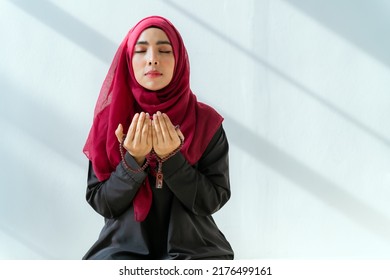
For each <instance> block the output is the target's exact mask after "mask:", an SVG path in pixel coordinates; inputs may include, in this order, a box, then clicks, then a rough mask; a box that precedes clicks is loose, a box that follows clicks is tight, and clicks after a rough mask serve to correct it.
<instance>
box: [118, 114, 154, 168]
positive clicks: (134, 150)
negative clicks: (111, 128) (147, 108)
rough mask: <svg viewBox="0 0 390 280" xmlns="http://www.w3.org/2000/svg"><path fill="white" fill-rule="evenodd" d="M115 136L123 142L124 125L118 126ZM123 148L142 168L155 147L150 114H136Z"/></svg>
mask: <svg viewBox="0 0 390 280" xmlns="http://www.w3.org/2000/svg"><path fill="white" fill-rule="evenodd" d="M115 135H116V137H117V138H118V141H119V142H122V141H123V137H124V133H123V126H122V124H119V125H118V128H117V129H116V130H115ZM123 147H124V148H125V149H126V150H127V151H128V152H129V154H130V155H132V156H133V158H134V159H135V160H136V161H137V163H138V164H139V165H140V166H141V165H142V164H143V162H144V161H145V158H146V155H147V154H149V153H150V151H151V150H152V147H153V139H152V120H151V119H150V116H149V114H148V113H146V114H145V113H144V112H142V113H140V114H138V113H137V114H135V115H134V117H133V120H132V121H131V124H130V127H129V130H128V131H127V134H126V138H125V140H124V142H123Z"/></svg>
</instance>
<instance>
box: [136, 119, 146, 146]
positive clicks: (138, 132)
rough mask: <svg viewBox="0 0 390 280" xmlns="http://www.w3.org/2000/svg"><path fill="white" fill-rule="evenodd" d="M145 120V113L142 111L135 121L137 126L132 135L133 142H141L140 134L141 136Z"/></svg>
mask: <svg viewBox="0 0 390 280" xmlns="http://www.w3.org/2000/svg"><path fill="white" fill-rule="evenodd" d="M144 122H145V113H144V112H142V113H141V114H140V115H139V118H138V121H137V127H136V129H135V135H134V142H135V143H141V136H142V129H143V126H144Z"/></svg>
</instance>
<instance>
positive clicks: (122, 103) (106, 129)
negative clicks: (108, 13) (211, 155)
mask: <svg viewBox="0 0 390 280" xmlns="http://www.w3.org/2000/svg"><path fill="white" fill-rule="evenodd" d="M150 27H156V28H160V29H161V30H163V31H164V32H165V33H166V34H167V37H168V39H169V41H170V42H171V45H172V49H173V54H174V57H175V68H174V74H173V77H172V80H171V82H170V83H169V84H168V85H167V86H166V87H165V88H163V89H161V90H158V91H149V90H147V89H145V88H143V87H142V86H140V85H139V84H138V82H137V81H136V79H135V76H134V72H133V69H132V63H131V59H132V55H133V51H134V46H135V43H136V42H137V40H138V38H139V36H140V35H141V33H142V32H143V31H144V30H145V29H147V28H150ZM189 82H190V67H189V59H188V55H187V51H186V49H185V46H184V43H183V40H182V38H181V36H180V34H179V32H178V31H177V30H176V28H175V27H174V26H173V25H172V23H171V22H169V21H168V20H167V19H165V18H163V17H160V16H151V17H147V18H144V19H142V20H141V21H140V22H138V23H137V24H136V25H135V26H134V27H133V28H132V29H131V30H130V31H129V32H128V34H127V36H126V37H125V38H124V40H123V41H122V43H121V44H120V46H119V48H118V50H117V52H116V54H115V57H114V59H113V61H112V64H111V66H110V68H109V71H108V73H107V76H106V78H105V80H104V82H103V85H102V88H101V90H100V94H99V97H98V100H97V103H96V106H95V110H94V118H93V123H92V127H91V129H90V132H89V135H88V138H87V140H86V143H85V145H84V149H83V152H84V154H85V155H86V156H87V158H88V159H89V160H90V161H91V162H92V167H93V170H94V172H95V174H96V177H97V178H98V179H99V181H105V180H107V179H108V178H109V177H110V175H111V173H112V172H113V171H114V170H115V169H116V167H117V165H118V164H119V163H120V161H121V156H120V153H119V143H118V140H117V138H116V135H115V130H116V128H117V127H118V125H119V124H122V125H123V127H124V129H125V130H126V129H127V128H128V127H129V126H130V123H131V120H132V118H133V116H134V114H136V113H140V112H147V113H149V114H150V115H153V114H154V113H156V112H157V111H161V112H162V113H166V114H167V115H168V117H169V118H170V119H171V121H172V123H173V124H174V125H180V129H181V131H182V132H183V134H184V136H185V141H184V144H183V147H182V149H181V153H182V154H183V155H184V157H185V158H186V160H187V161H188V162H189V164H191V165H193V164H195V163H196V162H197V161H198V160H199V159H200V157H201V156H202V154H203V152H204V151H205V149H206V147H207V145H208V144H209V142H210V140H211V138H212V137H213V136H214V134H215V132H216V131H217V129H218V128H219V126H220V125H221V123H222V121H223V118H222V116H220V115H219V114H218V113H217V112H216V111H215V110H214V109H213V108H211V107H210V106H208V105H206V104H203V103H201V102H198V101H197V99H196V96H195V95H194V94H193V93H192V91H191V89H190V83H189ZM150 188H151V187H150V183H149V179H148V176H147V177H146V179H145V181H144V182H143V184H142V185H141V187H140V189H139V191H138V192H137V194H136V196H135V198H134V200H133V206H134V214H135V218H136V220H137V221H143V220H144V219H145V218H146V217H147V214H148V212H149V210H150V205H151V203H152V192H151V189H150Z"/></svg>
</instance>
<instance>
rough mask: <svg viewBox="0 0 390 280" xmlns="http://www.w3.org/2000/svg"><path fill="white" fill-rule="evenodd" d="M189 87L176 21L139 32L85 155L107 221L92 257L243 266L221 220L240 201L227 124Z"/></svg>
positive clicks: (119, 66) (108, 82) (132, 36)
mask: <svg viewBox="0 0 390 280" xmlns="http://www.w3.org/2000/svg"><path fill="white" fill-rule="evenodd" d="M189 81H190V74H189V61H188V56H187V52H186V49H185V46H184V44H183V41H182V38H181V36H180V34H179V33H178V31H177V30H176V28H175V27H174V26H173V25H172V24H171V23H170V22H169V21H168V20H166V19H164V18H162V17H159V16H152V17H147V18H145V19H143V20H141V21H140V22H139V23H138V24H137V25H136V26H134V27H133V28H132V29H131V30H130V31H129V33H128V34H127V36H126V38H125V39H124V40H123V42H122V44H121V45H120V47H119V49H118V51H117V53H116V55H115V58H114V60H113V63H112V65H111V67H110V69H109V72H108V74H107V77H106V79H105V81H104V83H103V86H102V89H101V92H100V95H99V98H98V101H97V104H96V108H95V113H94V120H93V124H92V128H91V131H90V133H89V136H88V139H87V141H86V144H85V147H84V150H83V151H84V153H85V154H86V156H87V157H88V159H89V160H90V164H89V172H88V188H87V195H86V197H87V201H88V203H89V204H90V205H91V206H92V208H93V209H95V210H96V212H98V213H99V214H101V215H102V216H104V218H105V226H104V228H103V229H102V231H101V233H100V236H99V238H98V240H97V241H96V242H95V244H94V245H93V246H92V248H91V249H90V250H89V251H88V252H87V253H86V254H85V256H84V259H233V255H234V254H233V250H232V248H231V246H230V244H229V242H228V241H227V240H226V238H225V237H224V235H223V234H222V233H221V232H220V231H219V229H218V227H217V226H216V224H215V222H214V220H213V218H212V216H211V215H212V214H213V213H215V212H216V211H217V210H219V209H220V208H221V207H222V206H223V205H224V204H225V203H226V202H227V201H228V200H229V198H230V185H229V170H228V142H227V139H226V136H225V132H224V130H223V128H222V121H223V118H222V117H221V116H220V115H219V114H218V113H217V112H216V111H215V110H214V109H212V108H211V107H209V106H207V105H205V104H203V103H200V102H198V101H197V99H196V96H195V95H194V94H193V93H192V92H191V89H190V85H189ZM125 130H127V131H125Z"/></svg>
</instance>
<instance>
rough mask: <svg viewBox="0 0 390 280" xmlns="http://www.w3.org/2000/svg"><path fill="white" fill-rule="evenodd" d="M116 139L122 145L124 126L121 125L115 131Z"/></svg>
mask: <svg viewBox="0 0 390 280" xmlns="http://www.w3.org/2000/svg"><path fill="white" fill-rule="evenodd" d="M115 135H116V138H117V139H118V141H119V143H122V141H123V126H122V124H119V125H118V127H117V129H116V130H115Z"/></svg>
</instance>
